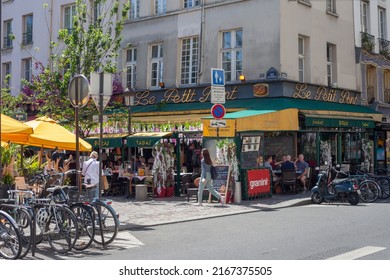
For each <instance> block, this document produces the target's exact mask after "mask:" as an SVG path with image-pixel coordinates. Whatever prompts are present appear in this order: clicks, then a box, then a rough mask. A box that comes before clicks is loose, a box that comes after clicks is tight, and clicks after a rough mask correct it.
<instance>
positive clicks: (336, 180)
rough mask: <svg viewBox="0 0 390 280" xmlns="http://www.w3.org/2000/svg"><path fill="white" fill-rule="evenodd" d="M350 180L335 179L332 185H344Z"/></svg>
mask: <svg viewBox="0 0 390 280" xmlns="http://www.w3.org/2000/svg"><path fill="white" fill-rule="evenodd" d="M348 180H349V178H342V179H334V180H333V181H332V185H338V184H342V183H344V182H345V181H348Z"/></svg>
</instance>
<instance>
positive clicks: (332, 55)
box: [326, 43, 336, 86]
mask: <svg viewBox="0 0 390 280" xmlns="http://www.w3.org/2000/svg"><path fill="white" fill-rule="evenodd" d="M326 74H327V81H328V86H334V84H335V83H336V46H335V45H332V44H329V43H328V44H326Z"/></svg>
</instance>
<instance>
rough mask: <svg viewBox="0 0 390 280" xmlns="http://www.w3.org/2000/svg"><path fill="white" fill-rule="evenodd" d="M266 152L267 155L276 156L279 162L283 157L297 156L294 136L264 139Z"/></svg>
mask: <svg viewBox="0 0 390 280" xmlns="http://www.w3.org/2000/svg"><path fill="white" fill-rule="evenodd" d="M264 150H265V154H266V155H276V158H277V159H278V160H279V159H281V158H282V156H283V155H295V149H294V136H292V135H279V136H275V137H269V138H265V139H264Z"/></svg>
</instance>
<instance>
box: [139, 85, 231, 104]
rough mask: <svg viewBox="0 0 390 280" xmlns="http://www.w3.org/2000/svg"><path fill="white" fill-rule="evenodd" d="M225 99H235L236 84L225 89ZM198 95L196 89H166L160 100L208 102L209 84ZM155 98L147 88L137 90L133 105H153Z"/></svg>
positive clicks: (168, 101) (176, 102)
mask: <svg viewBox="0 0 390 280" xmlns="http://www.w3.org/2000/svg"><path fill="white" fill-rule="evenodd" d="M225 94H226V100H235V99H237V95H238V86H235V87H233V88H232V90H230V91H225ZM199 95H200V96H198V94H197V93H196V89H193V88H191V89H185V90H179V89H176V88H174V89H168V90H166V91H165V92H164V95H163V99H162V100H161V102H164V103H174V104H179V103H181V104H182V103H193V102H197V101H198V102H202V103H203V102H209V101H210V97H211V86H209V87H206V88H205V89H204V90H203V91H202V92H201V93H200V94H199ZM157 103H158V101H157V98H156V96H154V94H153V93H152V92H150V91H148V90H146V91H142V92H137V93H136V94H135V99H134V106H144V105H154V104H157Z"/></svg>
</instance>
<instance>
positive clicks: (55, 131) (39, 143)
mask: <svg viewBox="0 0 390 280" xmlns="http://www.w3.org/2000/svg"><path fill="white" fill-rule="evenodd" d="M25 124H26V125H27V126H29V127H31V128H32V129H33V134H31V135H29V136H28V138H27V141H13V142H14V143H17V144H24V145H29V146H36V147H43V148H48V149H54V148H58V149H61V150H68V151H75V150H76V135H75V134H74V133H72V132H70V131H69V130H67V129H66V128H64V127H62V126H61V125H59V124H57V122H56V121H54V120H52V119H51V118H48V117H40V118H37V119H35V120H32V121H29V122H25ZM79 151H81V152H88V151H92V146H91V145H90V144H89V143H87V142H86V141H84V140H83V139H81V138H79Z"/></svg>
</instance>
